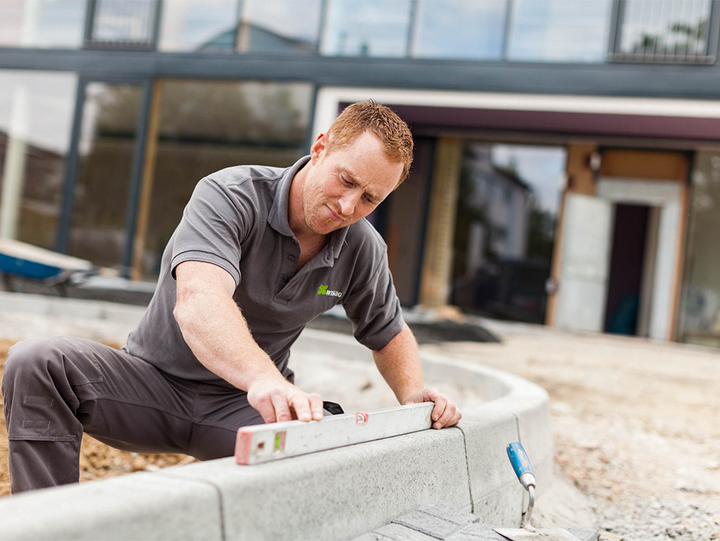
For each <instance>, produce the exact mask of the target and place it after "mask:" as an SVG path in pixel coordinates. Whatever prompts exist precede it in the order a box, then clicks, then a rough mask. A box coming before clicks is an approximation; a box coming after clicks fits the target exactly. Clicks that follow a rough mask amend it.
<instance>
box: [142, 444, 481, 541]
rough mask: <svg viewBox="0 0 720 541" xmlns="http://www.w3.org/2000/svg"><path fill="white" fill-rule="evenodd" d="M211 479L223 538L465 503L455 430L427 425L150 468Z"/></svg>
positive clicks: (295, 531)
mask: <svg viewBox="0 0 720 541" xmlns="http://www.w3.org/2000/svg"><path fill="white" fill-rule="evenodd" d="M155 475H157V476H173V477H177V478H183V479H203V480H207V481H210V482H212V483H213V484H215V485H216V486H217V487H219V489H220V490H221V492H222V500H223V509H224V516H225V533H226V539H228V540H231V539H238V540H255V539H274V540H281V539H313V540H319V539H333V540H336V539H348V538H352V537H355V536H358V535H360V534H363V533H365V532H367V531H368V530H372V529H374V528H378V527H380V526H383V525H385V524H387V523H388V522H390V521H391V520H392V519H394V518H395V517H398V516H401V515H402V514H404V513H407V512H408V511H411V510H413V509H415V508H417V507H418V506H419V505H421V504H424V503H444V504H447V505H451V506H454V507H459V508H466V507H468V506H469V505H470V495H469V490H468V478H467V468H466V463H465V449H464V446H463V441H462V434H461V433H460V431H459V430H439V431H436V430H427V431H423V432H417V433H414V434H407V435H404V436H398V437H395V438H388V439H385V440H379V441H374V442H369V443H363V444H358V445H352V446H349V447H343V448H340V449H333V450H329V451H323V452H321V453H314V454H311V455H305V456H300V457H294V458H288V459H285V460H278V461H275V462H269V463H265V464H257V465H253V466H239V465H237V464H236V463H235V461H234V459H233V458H228V459H220V460H214V461H208V462H203V463H198V464H191V465H188V466H184V467H182V468H172V469H168V470H163V471H161V472H158V473H156V474H155Z"/></svg>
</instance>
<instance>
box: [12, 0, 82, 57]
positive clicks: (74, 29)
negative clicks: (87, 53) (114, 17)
mask: <svg viewBox="0 0 720 541" xmlns="http://www.w3.org/2000/svg"><path fill="white" fill-rule="evenodd" d="M86 4H87V0H0V47H58V48H70V49H77V48H79V47H80V46H81V45H82V38H83V30H84V24H85V5H86Z"/></svg>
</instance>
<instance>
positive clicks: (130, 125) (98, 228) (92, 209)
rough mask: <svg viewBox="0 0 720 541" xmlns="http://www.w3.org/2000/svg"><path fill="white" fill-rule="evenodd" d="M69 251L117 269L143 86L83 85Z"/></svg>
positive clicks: (122, 243)
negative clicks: (84, 86)
mask: <svg viewBox="0 0 720 541" xmlns="http://www.w3.org/2000/svg"><path fill="white" fill-rule="evenodd" d="M85 93H86V98H85V108H84V111H83V126H82V131H81V134H80V168H79V172H78V178H77V181H76V184H75V194H74V206H73V216H72V226H71V229H70V250H69V252H70V254H71V255H74V256H76V257H81V258H83V259H89V260H90V261H92V262H93V263H95V264H96V265H100V266H104V267H117V266H119V265H120V264H121V263H122V257H123V253H124V250H125V244H126V242H127V229H126V222H125V219H126V213H127V205H128V196H129V193H130V180H131V176H132V163H133V155H134V152H135V140H136V132H137V127H138V119H139V117H140V103H141V101H142V88H141V87H140V86H135V85H120V84H118V85H116V84H106V83H91V84H88V85H87V87H86V91H85Z"/></svg>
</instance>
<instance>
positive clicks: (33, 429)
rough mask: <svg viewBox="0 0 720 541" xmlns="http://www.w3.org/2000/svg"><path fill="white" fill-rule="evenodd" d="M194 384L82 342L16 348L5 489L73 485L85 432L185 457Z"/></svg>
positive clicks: (7, 387) (6, 385)
mask: <svg viewBox="0 0 720 541" xmlns="http://www.w3.org/2000/svg"><path fill="white" fill-rule="evenodd" d="M197 385H198V384H197V383H194V382H185V383H177V384H174V382H170V381H169V380H168V379H167V378H166V377H165V376H164V375H163V374H162V373H161V372H160V371H159V370H157V369H156V368H155V367H153V366H152V365H150V364H148V363H146V362H145V361H142V360H140V359H137V358H135V357H132V356H131V355H129V354H127V353H124V352H122V351H118V350H115V349H112V348H109V347H107V346H104V345H102V344H97V343H94V342H91V341H88V340H82V339H77V338H53V339H45V340H26V341H23V342H20V343H18V344H16V345H15V346H13V347H12V348H11V349H10V351H9V352H8V358H7V360H6V363H5V373H4V377H3V384H2V391H3V397H4V406H5V419H6V425H7V431H8V440H9V442H8V460H9V464H10V476H11V481H10V482H11V490H12V491H13V492H22V491H25V490H30V489H34V488H44V487H49V486H56V485H60V484H65V483H70V482H75V481H77V480H78V473H79V466H78V462H79V452H80V442H81V439H82V434H83V428H85V429H86V430H87V432H88V433H89V434H91V435H93V436H95V437H97V438H98V439H100V440H101V441H105V442H106V443H110V444H111V445H114V446H116V447H119V448H121V449H125V450H137V451H146V452H185V449H186V448H187V442H188V440H189V436H190V433H191V430H192V422H191V421H192V419H191V416H192V413H191V410H192V400H193V398H194V394H195V393H196V390H197Z"/></svg>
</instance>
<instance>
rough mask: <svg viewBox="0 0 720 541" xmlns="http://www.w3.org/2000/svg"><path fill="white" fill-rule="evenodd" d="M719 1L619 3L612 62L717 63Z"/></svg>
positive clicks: (638, 0) (610, 54) (639, 0)
mask: <svg viewBox="0 0 720 541" xmlns="http://www.w3.org/2000/svg"><path fill="white" fill-rule="evenodd" d="M719 28H720V2H719V1H718V0H616V2H615V5H614V10H613V20H612V25H611V32H610V35H611V40H610V41H611V43H610V47H609V51H608V61H614V62H651V63H713V62H714V61H715V58H716V56H717V49H718V30H719Z"/></svg>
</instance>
